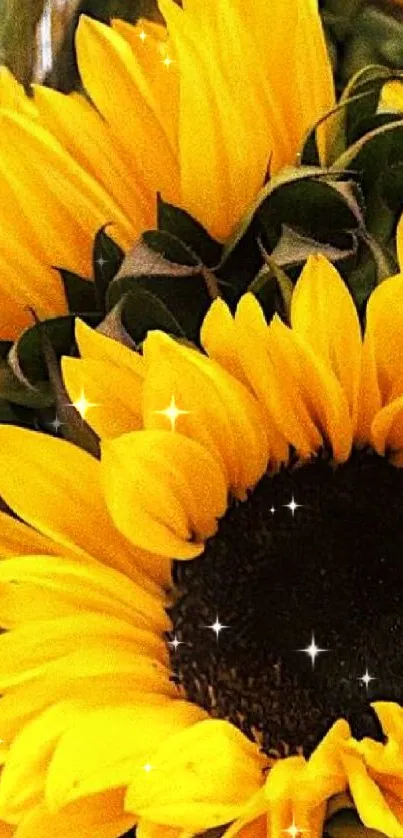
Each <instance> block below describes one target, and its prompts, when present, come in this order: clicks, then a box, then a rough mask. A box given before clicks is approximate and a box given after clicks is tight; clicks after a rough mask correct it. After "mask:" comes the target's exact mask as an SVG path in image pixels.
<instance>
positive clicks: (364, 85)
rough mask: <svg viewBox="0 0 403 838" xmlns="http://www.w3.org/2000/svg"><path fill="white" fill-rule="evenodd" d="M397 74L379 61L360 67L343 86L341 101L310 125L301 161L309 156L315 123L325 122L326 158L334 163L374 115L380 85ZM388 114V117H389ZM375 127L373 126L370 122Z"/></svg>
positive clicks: (390, 117)
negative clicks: (378, 62)
mask: <svg viewBox="0 0 403 838" xmlns="http://www.w3.org/2000/svg"><path fill="white" fill-rule="evenodd" d="M393 78H396V73H395V72H393V71H392V70H390V69H389V68H387V67H383V66H382V65H378V64H373V65H370V66H367V67H365V68H364V69H362V68H361V69H360V70H359V71H358V72H357V73H355V75H354V76H353V77H352V78H351V79H350V81H349V83H348V84H347V86H346V87H345V89H344V91H343V93H342V95H341V97H340V101H339V102H338V104H337V105H336V107H335V108H333V109H332V110H331V111H329V113H328V114H326V115H325V116H324V117H321V118H320V119H319V120H318V121H317V122H316V123H315V125H314V126H313V128H311V129H310V130H309V132H308V134H307V137H306V139H305V140H304V142H303V145H302V150H301V161H302V162H303V163H307V162H310V161H309V160H308V156H309V153H310V152H309V149H310V148H312V135H313V136H315V134H316V129H317V127H318V125H321V124H322V123H325V124H327V141H326V162H327V163H328V164H329V165H331V164H333V163H334V162H335V161H336V160H337V159H338V158H339V157H340V156H341V155H342V154H343V153H344V151H345V150H346V149H347V148H348V146H350V145H351V143H352V142H354V141H355V140H357V139H358V138H359V137H360V136H362V135H363V134H364V133H366V131H367V130H368V124H369V120H370V119H371V118H372V117H374V115H375V114H376V110H377V107H378V102H379V97H380V93H381V90H382V87H383V85H384V84H385V83H386V82H387V81H390V80H392V79H393ZM392 118H393V117H392V115H391V114H389V116H388V119H392ZM373 127H375V126H373Z"/></svg>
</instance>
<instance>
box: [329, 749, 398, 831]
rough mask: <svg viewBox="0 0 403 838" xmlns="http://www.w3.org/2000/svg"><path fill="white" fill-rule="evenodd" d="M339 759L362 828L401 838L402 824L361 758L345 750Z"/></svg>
mask: <svg viewBox="0 0 403 838" xmlns="http://www.w3.org/2000/svg"><path fill="white" fill-rule="evenodd" d="M340 757H341V760H342V762H343V765H344V768H345V771H346V774H347V777H348V784H349V789H350V794H351V796H352V798H353V801H354V804H355V806H356V808H357V812H358V814H359V816H360V819H361V821H362V822H363V824H364V826H366V827H368V828H369V829H377V830H379V832H381V833H382V834H383V835H387V836H388V838H401V836H403V822H401V821H400V820H398V819H397V818H396V816H395V814H394V812H393V810H392V809H391V808H390V806H389V805H388V803H387V801H386V800H385V796H384V794H383V793H382V790H381V788H379V786H378V784H377V783H376V782H375V781H374V780H373V779H372V777H371V776H370V774H369V772H368V771H367V768H366V766H365V764H364V762H363V760H362V758H361V757H360V756H358V755H357V754H355V753H354V752H353V751H352V750H347V749H346V750H345V751H341V754H340Z"/></svg>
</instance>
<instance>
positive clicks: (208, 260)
mask: <svg viewBox="0 0 403 838" xmlns="http://www.w3.org/2000/svg"><path fill="white" fill-rule="evenodd" d="M157 219H158V229H159V230H160V231H162V232H165V233H171V234H172V235H173V236H175V237H176V238H177V239H180V240H181V241H182V242H183V243H184V244H185V245H188V247H190V248H191V250H192V251H193V252H194V253H195V254H196V255H197V256H198V257H199V259H200V260H201V261H202V262H203V264H204V265H207V267H210V268H211V267H214V266H215V265H218V263H219V261H220V259H221V252H222V245H221V244H219V243H218V242H217V241H215V239H213V238H212V237H211V236H210V234H209V233H208V232H207V230H205V229H204V227H203V226H202V225H201V224H200V223H199V222H198V221H196V220H195V219H194V218H192V216H191V215H189V213H187V212H186V211H185V210H183V209H179V208H178V207H175V206H173V204H168V203H167V202H166V201H164V200H163V199H162V198H161V195H159V194H158V203H157Z"/></svg>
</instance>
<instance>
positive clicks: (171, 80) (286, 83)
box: [0, 0, 334, 339]
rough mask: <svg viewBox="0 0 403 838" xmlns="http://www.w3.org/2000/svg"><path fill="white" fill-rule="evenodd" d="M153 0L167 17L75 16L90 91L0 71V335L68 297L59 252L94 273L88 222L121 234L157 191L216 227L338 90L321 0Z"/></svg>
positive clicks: (62, 306) (124, 236)
mask: <svg viewBox="0 0 403 838" xmlns="http://www.w3.org/2000/svg"><path fill="white" fill-rule="evenodd" d="M160 9H161V12H162V14H163V15H164V18H165V21H166V24H167V29H164V28H163V27H160V26H158V25H156V24H152V23H147V22H142V23H140V24H138V25H137V26H131V25H130V24H127V23H123V22H121V21H115V22H114V24H113V27H112V28H109V27H107V26H105V25H103V24H101V23H98V22H95V21H93V20H90V19H88V18H85V17H82V19H81V22H80V25H79V28H78V33H77V53H78V63H79V67H80V73H81V78H82V81H83V84H84V87H85V89H86V92H87V93H88V96H89V98H90V100H91V102H92V103H93V105H92V104H90V103H89V101H88V100H87V99H86V98H84V97H83V96H80V95H77V94H72V95H69V96H65V95H63V94H61V93H57V92H55V91H52V90H49V89H47V88H45V87H40V86H39V87H35V91H34V99H33V101H32V100H29V101H28V100H26V98H25V97H24V96H23V94H22V93H21V90H20V89H19V88H18V86H17V85H16V83H15V81H14V80H13V79H12V77H10V75H9V74H8V73H7V72H3V75H2V77H1V78H0V104H1V106H2V112H1V117H0V121H1V126H0V127H1V132H0V133H1V141H0V142H1V159H0V179H1V194H2V202H1V206H2V207H3V210H2V213H1V227H2V236H3V240H4V243H5V247H4V250H3V251H2V253H1V254H0V276H1V307H2V322H1V336H2V338H4V339H14V338H15V337H17V336H18V334H19V333H20V331H21V330H22V328H23V327H24V326H27V325H29V324H30V323H31V322H32V315H31V314H30V312H29V311H28V310H27V306H30V307H31V308H34V309H35V311H36V313H37V315H38V317H40V318H45V317H50V316H52V315H55V314H63V313H65V311H66V302H65V298H64V291H63V288H62V285H61V280H60V277H59V275H58V273H57V271H56V270H55V267H56V268H57V267H61V268H66V269H68V270H70V271H73V272H75V273H76V274H79V275H81V276H84V277H90V276H91V249H92V242H93V239H94V235H95V233H96V231H97V230H98V229H99V228H100V227H101V226H102V225H103V224H105V223H108V222H113V228H111V230H112V234H113V237H114V238H115V239H116V241H117V242H118V243H119V244H120V245H121V246H122V247H123V248H125V249H127V248H129V247H130V246H131V245H132V244H133V243H134V241H135V240H136V239H137V238H138V236H139V234H140V233H141V232H142V231H144V230H145V229H148V228H150V227H154V226H155V222H156V200H157V193H158V192H159V193H161V194H162V196H163V198H164V199H165V200H167V201H170V202H172V203H174V204H177V205H180V206H183V207H184V208H186V209H187V210H188V211H189V212H190V213H191V214H193V215H194V216H195V218H196V219H198V220H199V221H200V222H201V223H202V224H204V225H205V226H206V227H207V228H208V230H209V231H210V233H211V234H212V235H213V236H215V237H217V238H218V239H220V240H222V239H224V238H225V237H226V236H228V235H229V233H230V232H231V231H232V230H233V228H234V227H235V225H236V224H237V223H238V222H239V220H240V219H241V217H242V216H243V214H244V213H245V212H246V210H247V209H248V207H249V206H250V204H251V202H252V201H253V200H254V198H255V197H256V194H257V192H258V191H259V189H260V188H261V187H262V185H263V183H264V181H265V178H266V177H267V174H268V171H269V170H270V172H274V171H277V170H278V169H279V168H281V167H282V166H283V165H284V164H287V163H288V164H289V163H293V162H294V161H295V158H296V154H297V151H298V149H299V146H300V144H301V142H302V139H303V137H304V135H305V133H306V132H307V130H308V128H309V127H310V126H311V125H312V124H313V123H314V122H315V121H316V120H317V119H319V117H321V116H322V115H323V114H324V113H325V112H326V111H328V110H329V109H330V108H331V107H332V106H333V104H334V89H333V80H332V74H331V67H330V63H329V60H328V56H327V52H326V47H325V41H324V35H323V31H322V28H321V22H320V18H319V14H318V10H317V3H316V0H308V2H307V0H292V3H291V4H290V3H289V4H287V6H285V5H284V3H283V2H282V0H276V2H275V3H274V4H273V3H272V4H271V7H270V12H269V14H268V10H267V4H266V3H265V2H264V1H263V0H259V2H254V3H253V6H252V8H251V9H250V10H249V11H248V26H247V27H246V26H245V21H244V8H243V4H242V3H241V2H239V0H220V2H216V0H214V2H213V0H209V2H208V3H203V6H202V7H201V6H200V4H199V3H198V2H189V3H186V6H185V8H184V9H181V8H179V7H178V6H177V5H176V4H175V3H174V2H173V0H161V3H160ZM268 45H270V46H268ZM284 54H286V55H287V61H288V62H289V72H287V73H284ZM10 108H11V110H10ZM320 143H321V147H322V151H323V153H324V143H325V137H324V136H323V135H322V134H321V136H320Z"/></svg>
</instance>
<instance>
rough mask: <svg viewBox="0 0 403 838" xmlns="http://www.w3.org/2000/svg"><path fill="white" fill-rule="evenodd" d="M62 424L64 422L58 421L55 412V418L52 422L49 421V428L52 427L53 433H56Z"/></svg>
mask: <svg viewBox="0 0 403 838" xmlns="http://www.w3.org/2000/svg"><path fill="white" fill-rule="evenodd" d="M63 424H64V423H63V422H61V421H60V419H59V417H58V415H57V413H56V416H55V418H54V419H53V421H52V422H49V427H50V428H53V430H54V432H55V434H57V433H59V430H60V428H61V427H62V425H63Z"/></svg>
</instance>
